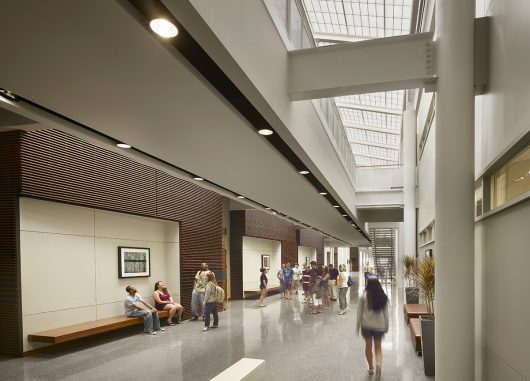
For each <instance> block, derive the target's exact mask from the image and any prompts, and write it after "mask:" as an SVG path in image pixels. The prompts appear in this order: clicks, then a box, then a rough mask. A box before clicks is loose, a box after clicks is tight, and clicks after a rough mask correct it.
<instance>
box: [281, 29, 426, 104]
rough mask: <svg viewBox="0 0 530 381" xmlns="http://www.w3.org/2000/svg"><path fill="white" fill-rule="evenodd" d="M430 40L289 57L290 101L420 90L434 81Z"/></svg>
mask: <svg viewBox="0 0 530 381" xmlns="http://www.w3.org/2000/svg"><path fill="white" fill-rule="evenodd" d="M432 40H433V34H432V33H421V34H415V35H407V36H398V37H388V38H380V39H375V40H367V41H359V42H350V43H343V44H337V45H330V46H322V47H318V48H310V49H302V50H293V51H290V52H289V67H288V71H289V73H288V77H289V78H290V82H289V85H288V86H289V88H288V93H289V96H290V98H291V100H293V101H296V100H303V99H319V98H330V97H336V96H340V95H351V94H361V93H369V92H376V91H390V90H402V89H409V88H415V87H423V84H424V82H425V81H433V80H434V79H435V76H434V73H433V65H432V62H433V41H432Z"/></svg>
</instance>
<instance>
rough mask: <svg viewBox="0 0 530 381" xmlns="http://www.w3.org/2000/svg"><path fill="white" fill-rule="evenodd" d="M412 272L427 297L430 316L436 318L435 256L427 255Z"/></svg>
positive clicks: (426, 301) (417, 284)
mask: <svg viewBox="0 0 530 381" xmlns="http://www.w3.org/2000/svg"><path fill="white" fill-rule="evenodd" d="M412 273H413V277H414V279H415V280H416V286H417V287H418V288H419V289H420V291H421V292H422V294H423V297H424V298H425V304H426V305H427V314H428V315H429V317H430V318H434V296H435V295H434V293H435V289H434V257H425V258H423V259H422V260H419V261H417V264H416V266H415V267H414V269H413V271H412Z"/></svg>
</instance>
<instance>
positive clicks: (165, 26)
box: [149, 19, 179, 38]
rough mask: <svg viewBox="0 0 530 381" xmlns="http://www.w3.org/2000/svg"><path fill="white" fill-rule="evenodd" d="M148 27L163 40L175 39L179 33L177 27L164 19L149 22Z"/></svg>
mask: <svg viewBox="0 0 530 381" xmlns="http://www.w3.org/2000/svg"><path fill="white" fill-rule="evenodd" d="M149 26H150V27H151V29H152V30H153V32H155V33H156V34H158V35H159V36H160V37H164V38H171V37H175V36H176V35H177V34H178V33H179V31H178V29H177V27H176V26H175V25H174V24H172V23H170V22H169V21H167V20H166V19H154V20H151V22H150V23H149Z"/></svg>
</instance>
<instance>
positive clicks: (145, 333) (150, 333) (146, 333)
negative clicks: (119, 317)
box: [144, 331, 156, 335]
mask: <svg viewBox="0 0 530 381" xmlns="http://www.w3.org/2000/svg"><path fill="white" fill-rule="evenodd" d="M144 335H156V332H155V331H151V332H144Z"/></svg>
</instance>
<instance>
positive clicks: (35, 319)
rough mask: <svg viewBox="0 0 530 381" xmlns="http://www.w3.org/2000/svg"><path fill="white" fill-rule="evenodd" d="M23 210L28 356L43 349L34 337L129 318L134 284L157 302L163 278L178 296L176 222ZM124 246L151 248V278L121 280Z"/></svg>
mask: <svg viewBox="0 0 530 381" xmlns="http://www.w3.org/2000/svg"><path fill="white" fill-rule="evenodd" d="M20 206H21V207H20V220H21V232H20V247H21V274H22V276H21V278H22V315H23V322H24V350H25V351H27V350H30V349H32V348H37V347H40V346H42V345H41V344H34V343H29V342H28V341H27V339H26V338H27V335H28V334H29V333H34V332H40V331H42V330H47V329H53V328H58V327H63V326H67V325H72V324H77V323H81V322H85V321H91V320H96V319H103V318H107V317H111V316H118V315H123V314H124V308H123V300H124V299H125V296H126V292H125V287H126V286H127V285H129V284H134V285H135V286H136V287H137V288H138V290H139V292H140V294H141V295H142V296H143V297H144V299H146V300H147V301H148V302H149V303H151V304H153V298H152V293H153V287H154V283H155V282H156V281H158V280H162V281H165V282H166V283H167V284H168V286H169V287H170V290H171V292H172V294H173V296H174V298H175V300H179V299H180V294H179V290H178V286H179V283H180V275H179V274H180V267H179V256H180V254H179V253H180V246H179V242H178V240H179V225H178V223H173V222H168V221H158V220H154V219H150V218H143V217H138V216H131V215H126V214H120V213H112V212H106V211H99V210H94V209H91V208H82V207H77V206H71V205H65V204H59V203H53V202H47V201H41V200H35V199H25V198H21V199H20ZM95 233H96V234H95ZM118 246H133V247H148V248H150V249H151V277H149V278H129V279H119V278H118Z"/></svg>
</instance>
